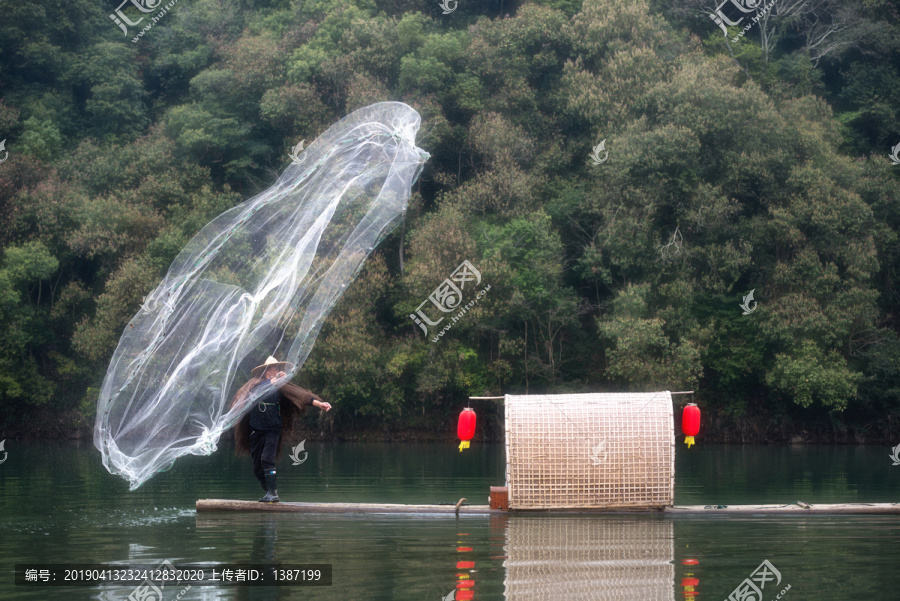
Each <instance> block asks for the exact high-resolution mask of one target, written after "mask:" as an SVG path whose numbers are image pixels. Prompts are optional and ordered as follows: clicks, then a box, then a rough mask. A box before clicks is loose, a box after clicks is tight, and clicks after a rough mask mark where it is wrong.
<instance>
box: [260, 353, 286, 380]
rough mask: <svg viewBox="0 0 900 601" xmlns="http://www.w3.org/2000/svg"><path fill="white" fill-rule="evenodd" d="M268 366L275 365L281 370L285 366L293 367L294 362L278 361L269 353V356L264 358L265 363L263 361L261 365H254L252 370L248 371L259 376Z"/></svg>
mask: <svg viewBox="0 0 900 601" xmlns="http://www.w3.org/2000/svg"><path fill="white" fill-rule="evenodd" d="M287 366H290V367H287ZM270 367H275V368H277V369H280V370H282V371H283V370H284V369H285V368H287V369H293V368H294V364H293V363H288V362H287V361H279V360H278V359H276V358H275V357H273V356H272V355H269V358H268V359H266V362H265V363H263V364H262V365H257V366H256V367H254V368H253V371H251V372H250V373H252V374H253V375H254V376H259V375H261V374H262V373H263V372H265V370H267V369H268V368H270Z"/></svg>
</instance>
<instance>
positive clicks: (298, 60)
mask: <svg viewBox="0 0 900 601" xmlns="http://www.w3.org/2000/svg"><path fill="white" fill-rule="evenodd" d="M717 6H718V4H716V3H715V2H714V1H713V0H702V1H701V0H684V1H682V0H678V1H675V0H649V1H646V0H615V1H607V0H602V1H601V0H584V1H583V2H582V1H581V0H530V1H523V2H514V1H511V0H505V1H504V0H492V1H491V2H486V3H460V4H459V6H458V8H457V10H456V11H454V12H453V13H452V14H449V15H443V14H442V11H441V10H440V8H439V7H438V6H437V3H435V2H422V1H420V0H303V1H300V0H260V1H255V2H254V1H249V0H197V1H196V2H192V3H187V4H182V3H178V4H177V5H175V6H174V7H173V8H172V9H171V10H170V11H169V12H168V13H167V14H166V15H165V16H164V18H162V19H160V20H158V22H157V23H155V24H153V26H152V27H151V28H150V29H148V30H146V31H145V33H144V35H143V36H140V37H139V38H137V40H136V41H134V42H132V41H131V40H132V38H133V35H134V34H133V32H132V35H131V36H124V37H123V36H122V31H121V29H120V28H119V27H118V26H117V25H116V24H115V23H113V21H112V20H110V19H109V17H108V12H107V11H108V9H100V8H98V7H95V6H93V5H91V4H90V3H86V2H84V1H81V0H79V1H75V2H68V3H59V2H56V1H51V2H50V3H49V4H48V3H42V4H38V3H35V2H33V0H25V1H24V3H23V2H18V3H11V2H4V1H3V0H0V8H2V9H3V14H4V15H5V19H4V21H3V22H2V23H0V40H2V43H0V90H2V94H3V98H0V139H3V138H6V150H7V151H9V156H8V159H7V160H6V161H4V162H3V163H0V250H2V253H0V326H2V327H0V406H2V408H3V410H2V412H0V415H2V418H0V420H3V421H0V427H13V428H14V427H17V425H18V424H20V423H21V416H22V415H24V414H25V412H26V411H28V410H29V408H31V407H33V406H36V405H47V406H50V405H54V406H56V407H57V408H59V409H62V410H64V411H68V412H69V413H67V414H66V415H68V416H69V417H70V419H72V420H74V421H75V422H76V423H78V424H81V425H84V424H88V423H89V421H90V419H91V418H92V417H93V416H92V411H93V405H94V402H95V400H96V396H97V390H98V388H97V387H98V386H99V384H100V381H101V378H102V374H103V372H104V371H105V367H106V363H107V362H108V360H109V357H110V355H111V353H112V351H113V349H114V348H115V345H116V343H117V340H118V337H119V336H120V335H121V332H122V328H123V327H125V324H126V323H127V322H128V320H129V319H130V318H131V316H132V315H133V314H134V313H135V311H136V310H137V309H138V307H139V305H140V303H141V300H142V298H143V296H144V295H145V294H146V293H147V292H148V291H149V290H151V289H153V288H154V287H155V285H156V284H157V283H158V281H159V279H160V278H161V277H162V276H163V274H164V273H165V270H166V269H167V267H168V265H169V264H170V263H171V261H172V259H173V258H174V257H175V256H176V254H177V253H178V252H179V250H180V249H181V248H182V247H183V245H184V244H185V243H186V242H187V240H189V239H190V237H191V236H193V235H194V234H195V233H196V232H197V231H198V230H199V229H200V228H201V227H202V226H203V225H204V224H205V223H206V222H207V221H208V220H209V219H211V218H212V217H213V216H215V215H217V214H219V213H221V212H222V211H224V210H226V209H228V208H230V207H232V206H234V205H235V204H237V203H238V202H240V201H241V200H242V199H246V198H248V197H249V196H251V195H252V194H253V193H255V192H257V191H259V190H260V189H262V188H265V187H267V186H268V185H270V184H271V182H272V180H273V179H274V176H275V174H276V173H278V172H279V171H280V170H281V169H283V167H284V165H285V164H286V163H287V161H288V157H287V153H288V151H289V150H290V149H291V148H292V147H294V146H295V145H296V144H297V143H298V142H300V140H302V139H305V140H306V141H307V143H311V142H312V140H313V139H314V138H315V137H317V136H318V135H319V134H321V133H322V132H323V131H324V130H325V129H326V128H327V127H329V125H330V124H332V123H333V122H334V121H336V120H337V119H339V118H341V117H342V116H344V115H345V114H347V113H348V112H349V111H352V110H354V109H356V108H359V107H361V106H365V105H367V104H370V103H373V102H378V101H383V100H399V101H403V102H407V103H408V104H410V105H411V106H413V107H414V108H415V109H416V110H418V111H419V113H420V114H421V116H422V119H423V122H422V129H421V130H420V136H419V140H418V142H419V144H420V145H421V146H422V147H424V148H425V149H426V150H427V151H428V152H429V153H431V156H432V158H431V160H430V161H429V163H428V164H427V166H426V168H425V170H424V172H423V173H422V175H421V177H420V180H419V182H418V183H417V184H416V186H415V188H414V191H413V192H414V193H413V196H412V199H411V201H410V206H409V209H408V210H407V212H406V214H405V215H404V219H403V223H402V225H401V227H400V228H399V229H398V230H397V232H395V233H394V234H392V235H391V236H389V237H388V238H387V239H386V240H385V241H384V242H383V243H382V246H381V247H380V249H379V250H378V251H377V252H376V254H375V255H373V257H372V259H371V261H369V262H368V263H367V265H366V267H365V269H364V270H363V272H362V274H361V276H360V278H359V279H358V280H357V281H356V283H355V284H354V285H353V286H352V287H351V288H350V289H349V290H348V291H347V293H346V294H345V295H344V297H343V298H342V300H341V302H340V303H339V305H338V306H337V307H336V308H335V309H334V311H333V312H332V313H331V315H330V316H329V317H328V320H327V323H326V324H325V326H324V327H323V329H322V332H321V335H320V337H319V341H318V343H317V345H316V347H315V349H314V350H313V353H312V354H311V356H310V357H309V360H308V362H307V363H306V365H305V367H304V369H303V370H302V371H301V373H300V375H299V376H298V377H299V379H300V380H302V381H303V383H304V384H307V385H309V386H311V387H313V388H315V389H316V390H317V391H319V392H320V394H322V396H323V397H325V398H326V399H328V400H330V401H332V402H334V403H335V406H336V408H340V410H339V411H335V412H331V413H329V414H328V415H326V416H325V417H324V418H322V417H316V418H315V419H317V420H320V423H319V426H320V427H324V428H328V429H333V430H334V431H335V432H338V431H341V430H345V429H353V428H404V427H405V428H422V429H432V430H443V429H446V424H447V423H448V420H449V419H450V418H451V416H452V415H453V414H454V412H456V411H458V405H459V401H460V399H462V398H464V397H465V396H466V395H473V394H483V393H490V394H500V393H504V392H514V393H515V392H526V391H527V392H540V391H555V392H559V391H585V390H623V389H629V390H658V389H671V390H674V389H682V388H689V389H695V390H697V398H698V400H699V401H700V402H701V403H703V404H704V410H705V413H706V415H708V416H709V417H711V418H712V419H711V420H710V423H712V424H714V428H715V429H716V430H717V432H718V433H719V434H721V435H722V436H727V435H730V433H731V432H740V434H741V435H742V436H744V437H746V436H747V435H748V433H750V434H751V435H755V436H758V437H760V438H764V439H774V438H776V437H785V436H790V435H791V431H790V428H791V427H793V426H790V427H789V426H786V425H785V424H794V425H799V426H798V427H802V428H803V429H805V430H806V431H810V432H820V433H821V435H822V436H826V435H827V436H832V437H835V438H837V439H841V440H852V439H853V438H854V437H855V438H856V439H857V440H861V439H863V438H864V437H866V436H870V437H871V436H876V437H885V436H887V435H888V433H889V432H890V431H891V430H890V429H891V427H892V425H891V424H892V423H894V422H895V421H896V418H898V417H900V380H898V374H900V342H898V340H900V337H898V330H900V324H898V321H897V314H898V310H900V179H898V173H900V171H898V169H900V167H894V166H892V165H891V162H890V161H889V160H888V158H887V155H888V154H889V153H890V151H891V147H893V146H894V145H896V144H898V143H900V101H898V100H897V98H896V95H895V94H892V92H893V91H894V90H895V89H896V88H897V84H898V82H900V55H898V44H897V40H898V39H900V37H898V36H897V27H898V18H900V17H898V11H897V6H896V3H894V2H892V1H887V0H886V1H881V2H862V1H853V2H849V3H844V2H842V3H838V2H835V1H833V0H791V1H790V2H777V3H776V4H775V7H774V8H773V9H772V10H771V12H769V13H766V14H765V15H761V18H760V19H758V20H757V21H758V22H757V23H756V24H755V26H754V27H752V28H750V29H748V30H747V31H746V32H745V34H744V35H743V37H741V38H738V39H737V41H735V40H734V39H733V38H734V37H735V36H737V34H738V31H739V28H738V27H732V28H730V30H728V31H729V35H730V37H726V36H725V35H723V31H722V29H720V28H719V27H718V26H717V25H716V24H715V23H714V22H713V20H712V19H710V18H709V13H710V12H713V11H715V10H716V7H717ZM128 11H135V14H134V18H137V14H136V9H135V8H133V7H130V8H128ZM507 13H510V14H509V15H508V16H507ZM129 14H130V12H129ZM131 29H132V30H136V28H131ZM601 142H602V145H601ZM592 154H593V157H594V159H593V160H592ZM0 159H2V156H0ZM463 261H469V263H470V264H471V265H472V266H473V267H475V268H476V269H477V270H478V272H479V274H480V277H481V282H480V284H479V285H478V286H477V287H475V288H472V286H469V287H467V288H466V289H465V290H463V291H462V292H463V299H462V300H463V301H464V302H465V306H466V307H467V309H466V311H465V313H464V314H461V315H457V314H455V313H452V314H451V313H450V312H446V313H444V312H441V315H443V316H444V318H443V320H442V321H441V322H440V323H439V325H437V326H433V325H429V327H428V328H426V330H427V332H426V333H423V331H422V328H421V327H420V326H419V325H418V324H417V323H416V321H415V320H414V319H411V318H410V315H411V314H413V315H415V314H416V311H417V310H418V308H419V307H420V306H421V304H422V303H423V302H425V303H428V304H427V305H426V306H430V305H431V301H430V300H428V299H429V295H431V294H432V292H433V291H435V290H436V288H438V287H439V286H441V285H442V283H443V282H444V281H445V280H446V279H447V278H449V277H450V275H451V273H453V271H454V270H455V269H457V267H458V266H459V265H460V264H461V263H463ZM473 285H474V284H473ZM486 287H489V291H488V292H486V293H485V294H483V295H482V296H481V297H478V299H477V302H471V304H470V301H473V300H475V296H474V295H475V293H476V291H477V290H482V289H485V288H486ZM751 291H753V293H754V297H753V299H752V301H750V300H748V303H749V304H744V302H743V299H744V298H745V297H746V298H748V299H749V296H748V295H749V293H750V292H751ZM742 305H743V309H742ZM430 310H437V309H434V308H433V307H432V308H431V309H430ZM433 317H434V319H437V318H438V315H437V314H436V313H435V314H433ZM454 317H455V318H456V319H455V321H454V320H453V319H454ZM448 324H452V327H451V328H449V329H447V330H445V331H442V333H440V334H438V332H439V331H440V330H441V328H444V327H445V326H446V325H448ZM761 409H764V410H761ZM748 416H751V417H748ZM748 424H750V425H749V426H748Z"/></svg>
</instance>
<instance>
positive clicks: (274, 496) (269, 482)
mask: <svg viewBox="0 0 900 601" xmlns="http://www.w3.org/2000/svg"><path fill="white" fill-rule="evenodd" d="M280 501H281V499H279V498H278V490H277V488H276V487H275V471H274V470H273V471H272V472H271V473H268V474H266V496H264V497H263V498H261V499H260V500H259V502H260V503H278V502H280Z"/></svg>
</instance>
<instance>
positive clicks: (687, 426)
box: [681, 403, 700, 448]
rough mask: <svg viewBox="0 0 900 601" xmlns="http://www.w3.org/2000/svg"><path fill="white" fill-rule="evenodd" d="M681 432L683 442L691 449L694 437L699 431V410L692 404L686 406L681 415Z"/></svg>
mask: <svg viewBox="0 0 900 601" xmlns="http://www.w3.org/2000/svg"><path fill="white" fill-rule="evenodd" d="M681 431H682V432H684V435H685V439H684V442H685V443H686V444H687V446H688V448H691V445H692V444H694V437H695V436H696V435H697V432H699V431H700V408H699V407H697V405H695V404H694V403H690V404H689V405H686V406H685V408H684V412H682V414H681Z"/></svg>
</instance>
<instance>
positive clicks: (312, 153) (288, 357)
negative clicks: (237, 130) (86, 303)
mask: <svg viewBox="0 0 900 601" xmlns="http://www.w3.org/2000/svg"><path fill="white" fill-rule="evenodd" d="M420 121H421V120H420V117H419V114H418V113H417V112H416V111H415V110H413V109H412V107H409V106H407V105H405V104H403V103H400V102H379V103H376V104H373V105H371V106H368V107H364V108H361V109H359V110H356V111H354V112H353V113H351V114H350V115H347V116H346V117H344V118H343V119H341V120H340V121H339V122H337V123H335V124H334V125H332V126H331V127H330V128H328V130H327V131H326V132H324V133H323V134H322V135H321V136H319V137H318V138H317V139H316V140H315V141H314V142H313V143H312V145H310V146H309V147H308V148H307V149H306V150H304V151H303V152H302V154H300V155H299V156H298V155H297V154H296V153H297V152H299V150H297V151H295V154H294V155H292V156H293V157H294V162H293V163H292V164H291V165H290V166H289V167H288V168H287V169H286V170H285V172H284V173H283V174H282V175H281V176H280V177H279V178H278V180H277V181H276V182H275V184H273V185H272V186H271V187H270V188H269V189H267V190H264V191H263V192H260V193H259V194H257V195H256V196H254V197H253V198H250V199H249V200H247V201H245V202H243V203H241V204H239V205H238V206H236V207H233V208H231V209H229V210H227V211H225V212H224V213H222V214H221V215H219V216H218V217H216V218H215V219H213V220H212V221H211V222H209V223H208V224H207V225H206V226H204V227H203V229H201V230H200V231H199V232H198V233H197V235H196V236H194V238H192V239H191V240H190V241H189V242H188V243H187V245H186V246H185V247H184V249H183V250H182V251H181V253H180V254H179V255H178V256H177V257H176V258H175V260H174V261H173V262H172V265H171V266H170V267H169V270H168V272H167V273H166V275H165V278H164V279H163V281H162V282H161V283H160V284H159V285H158V286H157V287H156V289H155V290H153V291H152V292H151V293H150V294H148V295H147V297H146V298H145V300H144V304H143V306H142V307H141V308H140V310H139V311H138V312H137V314H136V315H135V316H134V317H133V318H132V319H131V321H130V322H129V323H128V325H127V326H126V327H125V329H124V331H123V333H122V336H121V338H120V339H119V344H118V346H117V347H116V350H115V353H114V354H113V356H112V359H111V360H110V364H109V368H108V369H107V372H106V377H105V378H104V380H103V385H102V387H101V390H100V396H99V399H98V401H97V419H96V423H95V426H94V445H95V446H96V447H97V448H98V449H99V450H100V452H101V454H102V457H103V465H104V466H105V467H106V468H107V469H108V470H109V471H110V473H113V474H119V475H121V476H122V477H123V478H126V479H127V480H128V481H129V482H130V485H131V488H132V489H135V488H137V487H138V486H140V485H141V484H142V483H143V482H145V481H146V480H147V479H149V478H151V477H152V476H153V475H154V474H156V473H157V472H159V471H163V470H165V469H168V467H169V466H171V465H172V464H173V463H174V461H175V460H176V459H177V458H178V457H181V456H183V455H187V454H192V455H209V454H210V453H212V452H214V451H215V450H216V445H217V442H218V440H219V437H220V436H221V435H222V433H223V432H224V431H225V430H227V429H228V428H230V427H232V426H233V425H234V424H235V423H236V422H237V421H238V420H239V419H240V418H241V417H242V416H243V415H245V414H246V413H247V411H249V410H250V409H251V408H252V406H253V401H255V400H256V398H258V397H259V395H260V394H262V392H263V391H264V388H263V387H257V388H254V389H252V390H251V391H250V393H249V395H248V396H247V397H246V398H245V399H244V401H245V402H243V403H241V404H236V405H233V406H232V405H231V404H230V399H232V398H233V397H234V395H235V394H236V392H237V391H238V390H240V389H241V387H242V386H243V385H244V384H245V383H246V382H248V380H249V379H250V377H251V375H252V374H253V369H254V368H255V367H257V366H260V365H262V364H263V362H264V361H265V360H266V358H267V357H268V356H269V355H272V356H274V357H276V358H277V359H278V360H279V361H286V362H287V363H288V364H287V366H286V367H284V368H283V369H284V372H285V373H286V380H285V381H290V379H291V378H292V377H293V376H294V374H296V373H297V371H298V370H299V369H300V368H301V367H302V365H303V362H304V361H305V360H306V358H307V356H309V353H310V351H311V350H312V347H313V345H314V344H315V341H316V338H317V336H318V334H319V330H320V329H321V327H322V324H323V323H324V320H325V318H326V317H327V316H328V314H329V312H330V311H331V309H332V308H333V307H334V306H335V304H336V303H337V301H338V299H340V297H341V295H342V294H343V293H344V290H345V289H346V288H347V286H349V285H350V284H351V282H353V280H354V279H355V278H356V275H357V274H358V273H359V271H360V269H362V266H363V263H364V262H365V260H366V258H367V257H368V256H369V254H370V253H371V252H372V251H373V249H374V248H375V247H376V246H377V245H378V243H379V242H380V241H381V240H382V239H384V237H385V236H387V235H388V234H389V233H390V232H391V230H393V228H394V227H395V226H396V225H397V224H398V223H399V222H400V220H401V217H402V215H403V212H404V211H405V210H406V205H407V201H408V200H409V196H410V188H411V186H412V184H413V183H414V182H415V181H416V178H417V177H418V175H419V173H420V172H421V170H422V168H423V166H424V163H425V161H426V160H427V159H428V156H429V155H428V153H427V152H425V151H424V150H422V149H420V148H418V147H417V146H416V145H415V136H416V133H417V131H418V129H419V124H420Z"/></svg>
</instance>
